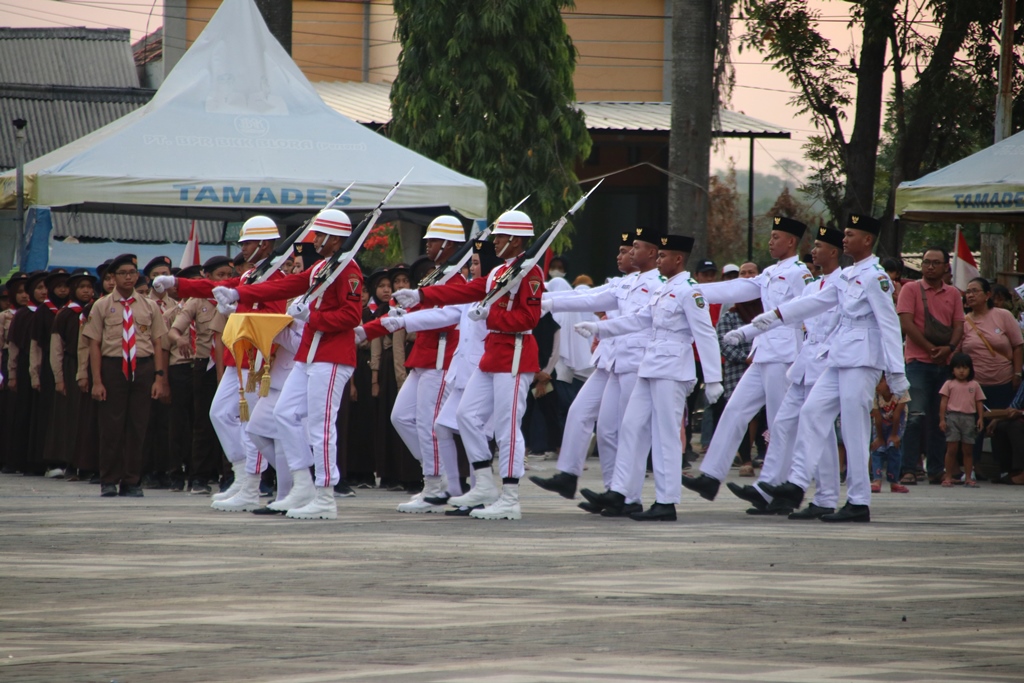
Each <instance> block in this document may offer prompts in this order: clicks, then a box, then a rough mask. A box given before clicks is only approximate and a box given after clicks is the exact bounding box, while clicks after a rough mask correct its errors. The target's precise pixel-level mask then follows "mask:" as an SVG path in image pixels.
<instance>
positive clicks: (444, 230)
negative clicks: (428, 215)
mask: <svg viewBox="0 0 1024 683" xmlns="http://www.w3.org/2000/svg"><path fill="white" fill-rule="evenodd" d="M423 239H425V240H448V241H449V242H465V241H466V231H465V230H464V229H463V228H462V222H461V221H459V219H458V218H456V217H455V216H438V217H437V218H435V219H434V220H432V221H430V225H428V226H427V234H426V235H424V236H423Z"/></svg>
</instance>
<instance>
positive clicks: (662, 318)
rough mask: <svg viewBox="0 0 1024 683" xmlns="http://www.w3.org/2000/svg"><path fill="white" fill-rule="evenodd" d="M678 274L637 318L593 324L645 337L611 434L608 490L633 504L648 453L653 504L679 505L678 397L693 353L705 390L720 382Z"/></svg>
mask: <svg viewBox="0 0 1024 683" xmlns="http://www.w3.org/2000/svg"><path fill="white" fill-rule="evenodd" d="M687 275H688V273H680V274H678V275H676V276H674V277H672V278H669V279H668V280H667V281H666V282H664V283H662V284H660V285H659V286H658V289H657V290H656V291H655V292H654V294H653V296H652V297H651V298H650V300H649V301H648V303H647V305H646V306H644V307H643V308H642V309H640V310H639V311H638V312H636V313H634V314H632V315H629V316H621V317H618V318H615V319H614V320H606V321H603V322H600V323H598V324H597V326H598V334H601V335H613V336H617V335H625V334H632V333H636V332H639V331H641V330H645V329H646V330H650V334H651V341H650V343H649V344H648V346H647V348H646V350H645V351H644V354H643V357H642V359H641V362H640V367H639V370H638V372H637V380H636V385H635V386H634V387H633V391H632V393H631V394H630V396H629V401H628V404H627V407H626V411H625V414H624V415H623V416H622V422H621V426H620V428H619V445H618V449H617V454H616V461H615V475H614V479H613V484H612V487H611V490H613V491H616V492H618V493H621V494H622V495H624V496H626V497H627V499H629V498H630V497H632V498H634V499H635V501H630V502H639V501H640V494H639V491H640V490H641V489H642V487H643V480H644V470H645V469H646V467H645V466H646V463H647V452H648V450H650V451H651V453H652V461H653V464H654V488H655V502H658V503H664V504H669V503H671V504H675V503H678V502H679V501H680V492H681V491H680V489H681V487H682V486H681V477H682V469H683V445H682V438H681V436H680V432H681V431H682V426H683V412H684V411H685V409H686V397H687V396H688V395H689V394H690V392H691V391H693V388H694V386H695V385H696V383H697V369H696V365H695V364H694V358H693V345H694V343H695V342H696V345H697V351H698V352H699V353H700V356H701V358H706V359H708V360H706V361H704V368H703V369H704V379H705V381H706V382H708V383H711V382H721V381H722V363H721V351H720V349H719V347H718V335H717V334H716V333H715V328H714V327H712V325H711V316H710V314H709V312H708V307H707V304H706V303H705V300H704V298H703V297H702V296H701V291H700V288H699V287H698V286H697V283H696V282H695V281H693V280H691V279H689V278H688V277H687Z"/></svg>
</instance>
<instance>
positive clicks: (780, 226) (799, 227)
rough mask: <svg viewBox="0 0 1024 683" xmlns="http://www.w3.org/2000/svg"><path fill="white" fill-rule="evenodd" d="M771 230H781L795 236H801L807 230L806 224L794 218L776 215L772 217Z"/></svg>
mask: <svg viewBox="0 0 1024 683" xmlns="http://www.w3.org/2000/svg"><path fill="white" fill-rule="evenodd" d="M772 230H781V231H782V232H788V233H789V234H790V235H795V236H796V237H803V236H804V233H805V232H807V226H806V225H804V224H803V223H801V222H800V221H798V220H796V219H794V218H786V217H785V216H776V217H775V218H773V219H772Z"/></svg>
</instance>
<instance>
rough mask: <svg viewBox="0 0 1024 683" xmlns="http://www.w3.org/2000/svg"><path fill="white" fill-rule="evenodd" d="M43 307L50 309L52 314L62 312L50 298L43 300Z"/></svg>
mask: <svg viewBox="0 0 1024 683" xmlns="http://www.w3.org/2000/svg"><path fill="white" fill-rule="evenodd" d="M43 305H44V306H46V307H47V308H48V309H50V313H56V312H57V311H59V310H60V309H59V308H57V305H56V304H55V303H53V302H52V301H50V299H49V297H47V298H46V299H43Z"/></svg>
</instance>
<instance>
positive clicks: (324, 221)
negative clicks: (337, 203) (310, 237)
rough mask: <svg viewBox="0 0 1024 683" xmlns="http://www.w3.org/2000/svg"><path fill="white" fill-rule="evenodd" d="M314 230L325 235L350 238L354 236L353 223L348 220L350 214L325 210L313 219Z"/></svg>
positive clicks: (335, 210)
mask: <svg viewBox="0 0 1024 683" xmlns="http://www.w3.org/2000/svg"><path fill="white" fill-rule="evenodd" d="M312 230H313V232H319V233H323V234H324V235H338V236H339V237H348V236H349V235H351V234H352V221H350V220H349V219H348V214H346V213H345V212H344V211H338V210H337V209H324V210H323V211H321V212H320V213H318V214H317V215H316V218H314V219H313V226H312Z"/></svg>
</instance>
